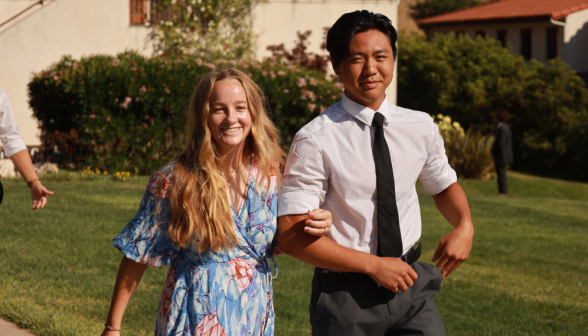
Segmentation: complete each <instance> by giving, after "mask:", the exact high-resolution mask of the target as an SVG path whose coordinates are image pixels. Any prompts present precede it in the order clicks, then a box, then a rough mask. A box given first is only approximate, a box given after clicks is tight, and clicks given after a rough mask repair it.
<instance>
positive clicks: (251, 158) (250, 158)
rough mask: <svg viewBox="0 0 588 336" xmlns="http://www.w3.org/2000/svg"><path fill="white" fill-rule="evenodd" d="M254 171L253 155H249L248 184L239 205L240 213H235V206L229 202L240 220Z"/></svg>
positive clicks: (234, 212)
mask: <svg viewBox="0 0 588 336" xmlns="http://www.w3.org/2000/svg"><path fill="white" fill-rule="evenodd" d="M252 171H253V154H250V155H249V175H248V177H247V183H246V185H245V190H244V191H243V197H241V202H240V203H239V209H238V210H239V212H237V211H235V209H234V208H233V206H232V205H231V204H230V202H229V207H230V208H231V211H232V212H233V214H234V215H235V216H237V218H239V219H240V218H241V215H242V214H243V210H244V209H245V199H246V198H247V194H248V193H249V186H250V185H251V179H252V177H253V174H251V172H252Z"/></svg>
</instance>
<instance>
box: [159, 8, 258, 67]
mask: <svg viewBox="0 0 588 336" xmlns="http://www.w3.org/2000/svg"><path fill="white" fill-rule="evenodd" d="M154 4H155V6H156V11H155V13H157V16H158V18H156V19H155V20H156V21H159V22H157V25H156V27H155V30H154V37H155V41H156V43H155V46H156V51H158V52H166V53H188V54H198V55H200V56H201V57H207V58H210V59H212V57H223V58H236V59H240V58H243V57H248V56H251V55H252V53H253V47H254V45H255V34H254V33H253V29H252V28H253V22H252V17H251V12H252V10H253V7H254V6H255V0H159V1H155V2H154Z"/></svg>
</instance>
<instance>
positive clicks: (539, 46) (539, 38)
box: [428, 21, 566, 63]
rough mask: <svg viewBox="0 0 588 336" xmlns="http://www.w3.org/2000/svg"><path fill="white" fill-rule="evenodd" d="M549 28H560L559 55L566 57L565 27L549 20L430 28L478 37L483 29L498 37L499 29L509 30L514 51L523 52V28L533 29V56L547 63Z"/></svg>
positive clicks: (435, 32) (509, 38)
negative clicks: (478, 32)
mask: <svg viewBox="0 0 588 336" xmlns="http://www.w3.org/2000/svg"><path fill="white" fill-rule="evenodd" d="M547 28H558V39H557V55H558V56H559V57H560V58H562V59H564V60H565V59H566V58H565V54H566V48H565V47H564V43H563V42H564V27H562V26H559V25H554V24H552V23H551V22H549V21H534V22H533V21H529V22H521V23H490V24H472V25H455V26H442V27H435V28H432V29H430V30H429V31H428V32H430V33H431V34H437V33H449V32H459V31H463V32H464V33H465V34H467V35H468V36H470V37H471V38H475V37H476V31H478V30H483V31H484V32H485V34H486V37H490V38H493V39H497V37H498V30H501V29H504V30H506V31H507V33H506V38H507V41H508V44H509V46H510V48H512V51H513V52H514V53H515V54H517V55H520V54H521V30H522V29H531V57H532V58H534V59H536V60H538V61H540V62H544V63H547V61H548V59H547Z"/></svg>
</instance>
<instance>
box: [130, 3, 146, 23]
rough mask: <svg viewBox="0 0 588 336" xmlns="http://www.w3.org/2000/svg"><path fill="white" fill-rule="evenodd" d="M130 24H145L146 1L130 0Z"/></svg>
mask: <svg viewBox="0 0 588 336" xmlns="http://www.w3.org/2000/svg"><path fill="white" fill-rule="evenodd" d="M129 2H130V4H131V24H132V25H134V24H145V14H146V11H145V2H146V0H130V1H129Z"/></svg>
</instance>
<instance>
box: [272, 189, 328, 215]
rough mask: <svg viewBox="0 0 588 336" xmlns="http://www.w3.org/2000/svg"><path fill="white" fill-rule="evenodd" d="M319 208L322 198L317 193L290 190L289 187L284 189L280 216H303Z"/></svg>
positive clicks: (281, 197) (279, 211) (279, 210)
mask: <svg viewBox="0 0 588 336" xmlns="http://www.w3.org/2000/svg"><path fill="white" fill-rule="evenodd" d="M319 206H320V196H319V195H318V194H317V193H315V192H312V191H307V190H288V187H282V193H281V195H280V207H279V208H278V216H285V215H303V214H306V212H307V211H308V210H313V209H318V207H319Z"/></svg>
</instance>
